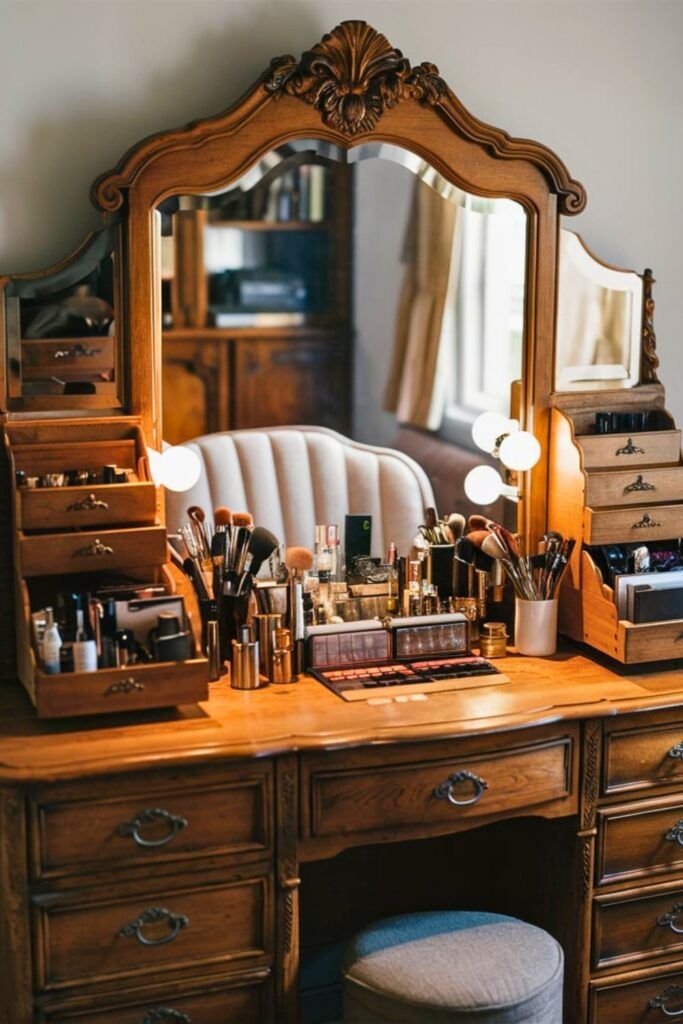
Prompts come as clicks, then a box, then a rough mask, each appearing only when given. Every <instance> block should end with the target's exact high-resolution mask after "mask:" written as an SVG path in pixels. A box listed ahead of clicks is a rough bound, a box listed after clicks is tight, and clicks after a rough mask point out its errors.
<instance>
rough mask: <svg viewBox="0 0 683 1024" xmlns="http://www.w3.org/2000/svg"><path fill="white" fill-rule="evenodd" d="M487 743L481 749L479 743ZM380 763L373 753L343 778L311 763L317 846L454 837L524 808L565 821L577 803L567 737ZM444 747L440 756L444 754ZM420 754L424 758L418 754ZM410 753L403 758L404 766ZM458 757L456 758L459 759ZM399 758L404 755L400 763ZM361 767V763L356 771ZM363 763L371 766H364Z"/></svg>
mask: <svg viewBox="0 0 683 1024" xmlns="http://www.w3.org/2000/svg"><path fill="white" fill-rule="evenodd" d="M480 742H481V741H480ZM457 746H458V745H457V743H453V744H451V747H450V749H451V751H452V756H451V757H450V758H443V757H438V756H434V757H433V759H430V758H429V757H428V752H427V751H425V750H424V748H423V750H422V752H421V757H420V759H419V760H417V758H416V760H414V761H408V760H403V759H401V760H400V761H399V763H395V764H392V763H390V762H388V761H387V758H386V754H385V756H384V758H383V759H379V758H378V760H377V762H376V763H375V762H374V761H373V759H372V758H369V756H368V753H367V752H366V753H365V756H364V757H363V756H362V755H360V756H359V757H358V758H349V760H350V761H351V764H350V766H349V767H348V768H347V769H344V770H338V771H326V770H325V764H324V762H323V761H321V760H320V759H318V758H311V759H308V760H307V761H306V762H305V766H304V767H305V775H306V784H305V788H306V792H307V794H308V798H307V800H306V806H305V807H304V813H303V815H302V818H303V827H304V829H305V831H306V834H307V835H308V836H310V837H311V838H315V839H326V838H329V839H333V838H335V837H337V838H340V839H341V838H343V837H351V838H352V839H353V837H354V836H355V837H357V841H361V840H362V837H364V836H366V837H367V836H369V835H370V834H373V833H377V834H381V833H382V832H383V831H384V830H387V829H394V830H399V831H403V832H409V831H410V829H411V828H412V829H416V828H417V829H421V830H424V829H427V830H428V831H433V832H434V833H435V834H437V833H439V832H441V833H443V832H448V831H450V830H451V828H453V827H455V828H456V829H457V825H458V823H459V822H461V821H464V820H467V819H470V818H485V817H486V816H487V815H496V816H500V815H501V814H502V815H505V814H512V813H519V812H520V811H522V810H523V809H525V808H529V809H530V810H531V809H534V808H536V809H537V813H539V814H543V813H544V810H543V808H544V806H547V807H548V808H549V811H548V813H549V814H550V815H552V814H556V813H562V812H561V811H559V810H558V805H561V804H563V803H564V805H565V810H564V813H567V814H569V813H571V811H570V809H569V808H568V807H567V806H566V805H568V804H569V803H570V801H571V799H572V763H573V749H574V744H573V739H572V737H571V736H569V735H566V734H565V735H563V736H561V737H558V738H557V739H553V740H549V741H547V742H541V743H537V744H534V743H527V744H526V745H524V746H519V747H517V748H512V749H507V750H502V751H493V750H491V751H488V752H487V751H486V749H485V748H484V749H480V750H479V751H476V750H474V751H473V752H472V753H468V754H466V753H465V752H464V751H463V754H462V756H458V755H457V753H456V751H457ZM442 750H443V745H441V747H440V749H439V750H435V751H434V754H435V755H436V754H437V753H441V751H442ZM413 753H417V752H416V751H413ZM406 754H408V751H406V752H405V753H404V758H405V756H406ZM453 755H455V756H453ZM399 757H400V755H399ZM355 761H359V762H360V763H358V765H357V766H356V765H355V763H354V762H355ZM363 761H364V762H365V763H363Z"/></svg>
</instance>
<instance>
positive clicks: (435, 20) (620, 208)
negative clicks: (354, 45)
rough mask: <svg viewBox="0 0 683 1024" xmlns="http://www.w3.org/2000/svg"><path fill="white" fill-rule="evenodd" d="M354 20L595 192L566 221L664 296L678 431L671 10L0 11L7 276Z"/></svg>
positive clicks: (578, 5) (261, 4)
mask: <svg viewBox="0 0 683 1024" xmlns="http://www.w3.org/2000/svg"><path fill="white" fill-rule="evenodd" d="M351 17H356V18H357V17H363V18H365V19H366V20H368V21H370V22H371V23H373V24H374V25H375V27H376V28H378V29H380V30H381V31H383V32H384V33H385V34H386V35H387V36H388V38H389V40H390V41H391V42H392V43H393V44H394V45H396V46H399V47H400V48H401V49H403V51H404V52H405V53H406V54H407V55H408V56H409V57H410V59H411V60H412V61H413V62H418V61H421V60H425V59H428V60H431V61H434V62H435V63H437V64H438V65H439V67H440V69H441V72H442V74H443V75H444V77H445V78H446V79H447V81H448V82H449V84H450V85H451V86H452V87H453V89H454V90H455V91H456V93H457V94H458V95H459V96H460V98H461V99H462V100H463V102H464V103H465V104H466V105H467V106H468V107H469V108H470V109H471V110H472V111H473V112H474V113H475V114H476V115H477V116H478V117H480V118H482V119H483V120H485V121H489V122H491V123H493V124H496V125H500V126H501V127H504V128H505V129H506V130H508V131H509V132H510V133H512V134H516V135H523V136H527V137H530V138H534V139H539V140H541V141H543V142H545V143H547V144H548V145H549V146H550V147H551V148H553V149H555V150H556V152H557V153H558V154H559V155H560V156H561V157H562V158H563V159H564V160H565V162H566V164H567V165H568V167H569V169H570V171H571V173H572V174H573V175H574V176H575V177H577V178H578V179H579V180H580V181H582V182H583V184H584V185H585V186H586V188H587V190H588V196H589V203H588V208H587V210H586V212H585V213H584V214H582V215H581V216H580V217H578V218H575V219H574V220H573V226H574V227H575V228H576V229H577V230H579V231H580V232H581V233H582V234H583V236H584V238H585V240H586V242H587V243H588V244H589V245H590V246H591V247H592V248H593V249H594V250H595V251H597V252H598V253H599V254H600V255H601V256H602V257H603V258H604V259H606V260H608V261H610V262H613V263H616V264H620V265H623V266H627V267H629V266H632V267H636V268H639V269H642V267H644V266H646V265H649V266H652V267H653V268H654V271H655V275H656V277H657V279H658V283H657V288H656V293H655V294H656V298H657V314H656V328H657V335H658V341H659V348H660V352H661V356H662V371H663V377H664V379H665V381H666V382H667V383H668V387H669V395H670V398H669V404H670V406H671V408H672V409H673V411H674V413H675V414H676V415H677V416H678V418H679V419H680V420H683V388H681V383H683V371H682V370H681V365H682V364H681V360H680V358H679V359H677V352H678V349H679V330H680V325H681V324H682V323H683V288H681V283H680V282H681V278H682V277H683V245H682V244H681V235H682V228H683V203H682V200H681V192H680V188H681V186H680V183H681V182H682V181H683V131H682V130H681V128H682V126H681V120H682V113H681V112H682V111H683V60H682V59H681V55H682V53H683V3H681V2H678V0H410V2H406V0H354V2H347V0H299V2H291V0H239V2H236V0H182V2H178V0H43V2H37V0H0V96H1V97H2V102H1V103H0V273H1V272H20V271H26V270H30V269H35V268H37V267H39V266H41V265H42V266H44V265H46V264H48V263H50V262H53V261H55V260H57V259H58V258H60V257H61V256H63V255H64V254H65V252H66V251H68V250H69V249H70V248H72V247H74V246H75V245H76V244H77V243H78V241H79V240H80V238H81V237H82V235H83V234H84V233H85V232H86V231H87V230H88V229H90V228H92V227H94V226H96V225H97V224H98V215H97V213H96V212H95V211H94V210H93V209H92V207H90V205H89V202H88V198H87V196H88V188H89V185H90V182H91V181H92V179H93V178H94V177H95V176H96V175H97V174H99V173H100V172H101V171H103V170H106V169H108V168H109V167H111V166H112V165H113V164H114V163H115V162H116V160H117V159H118V158H119V157H120V156H121V154H122V153H123V152H124V150H125V149H126V148H127V147H128V146H130V145H132V144H133V143H135V142H136V141H137V140H138V139H139V138H140V137H142V136H144V135H146V134H149V133H151V132H155V131H158V130H160V129H163V128H168V127H173V126H177V125H179V124H182V123H183V122H185V121H187V120H190V119H192V118H196V117H198V116H202V115H208V114H212V113H215V112H216V111H218V110H220V109H222V108H223V107H225V106H227V105H228V104H230V103H231V102H232V101H233V100H234V99H235V98H236V97H237V96H238V95H239V94H240V92H241V91H242V90H243V89H245V88H246V87H247V86H248V85H249V84H250V82H251V81H252V79H253V78H254V76H255V74H256V73H257V72H258V71H260V70H261V69H262V68H263V67H265V66H266V65H267V63H268V61H269V60H270V58H271V57H272V56H273V55H275V54H280V53H289V52H291V53H296V54H298V53H299V52H300V51H301V49H302V48H305V47H306V46H308V45H310V44H311V43H313V42H315V41H317V40H318V38H319V37H320V35H321V34H322V32H323V31H325V30H327V29H329V28H331V27H332V26H333V25H334V24H336V23H337V22H338V21H339V20H341V19H343V18H351Z"/></svg>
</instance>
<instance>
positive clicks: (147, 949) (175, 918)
mask: <svg viewBox="0 0 683 1024" xmlns="http://www.w3.org/2000/svg"><path fill="white" fill-rule="evenodd" d="M198 877H200V878H201V880H202V881H201V885H198V886H194V887H189V886H188V880H187V876H186V877H185V878H183V879H175V880H174V879H170V878H163V879H162V878H160V879H158V880H157V882H156V885H148V886H147V887H146V888H144V889H138V890H137V891H136V887H134V886H132V885H131V886H129V887H126V889H125V891H124V893H123V894H122V892H121V889H122V887H121V886H119V885H117V886H116V889H115V890H112V888H111V887H109V888H107V889H101V890H88V891H87V896H86V895H85V894H84V893H83V892H81V893H77V892H73V891H69V892H68V893H66V894H59V895H57V894H55V895H48V896H42V895H39V896H35V897H33V900H32V915H33V924H34V933H35V941H36V949H37V953H38V955H37V958H36V973H37V983H38V985H39V986H40V988H42V989H43V990H46V991H52V990H59V989H65V988H71V987H74V986H81V985H84V984H86V983H87V984H88V985H91V984H92V985H96V984H99V983H105V982H108V981H112V980H114V979H119V978H133V977H136V978H138V977H139V976H140V975H145V976H146V975H149V976H150V979H151V976H152V975H154V974H155V973H162V974H163V976H164V978H166V977H168V972H169V970H173V969H177V968H181V967H182V968H185V969H188V968H192V969H193V970H195V971H198V970H199V969H200V968H201V967H204V966H206V967H208V966H211V967H212V968H216V967H218V966H220V965H224V966H226V967H227V966H229V967H231V968H238V967H247V966H249V965H250V964H254V965H259V964H263V963H265V962H266V960H267V958H268V955H269V953H270V952H271V951H272V945H273V938H272V933H273V920H272V917H273V913H272V893H271V887H272V883H271V880H270V878H269V876H268V875H263V874H257V873H256V871H255V869H254V871H253V874H252V877H241V878H240V879H239V880H236V881H225V880H224V878H223V877H221V876H220V875H219V874H218V873H217V872H215V871H214V872H206V871H204V872H202V873H201V875H200V876H198ZM138 983H139V982H138Z"/></svg>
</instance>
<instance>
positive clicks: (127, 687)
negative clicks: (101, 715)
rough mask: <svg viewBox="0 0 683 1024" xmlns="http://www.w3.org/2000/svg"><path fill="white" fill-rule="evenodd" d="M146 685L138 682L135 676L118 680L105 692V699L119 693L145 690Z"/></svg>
mask: <svg viewBox="0 0 683 1024" xmlns="http://www.w3.org/2000/svg"><path fill="white" fill-rule="evenodd" d="M144 688H145V684H144V683H140V682H138V680H137V679H135V678H133V676H126V678H125V679H117V680H116V682H115V683H112V684H111V686H108V687H107V689H106V690H105V691H104V696H105V697H113V696H114V695H115V694H117V693H133V691H134V690H135V691H140V690H144Z"/></svg>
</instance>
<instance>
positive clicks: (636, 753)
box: [603, 721, 683, 793]
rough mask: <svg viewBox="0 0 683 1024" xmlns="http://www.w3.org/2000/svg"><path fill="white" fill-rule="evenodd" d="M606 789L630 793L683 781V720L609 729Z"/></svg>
mask: <svg viewBox="0 0 683 1024" xmlns="http://www.w3.org/2000/svg"><path fill="white" fill-rule="evenodd" d="M604 773H605V774H604V782H603V790H604V792H606V793H628V792H630V791H633V790H642V789H653V788H658V787H662V786H670V785H672V784H678V785H681V783H683V721H681V722H671V723H668V722H667V723H666V724H662V725H659V726H656V725H650V726H646V727H643V728H642V729H624V730H611V729H610V728H609V725H608V726H607V727H606V730H605V758H604Z"/></svg>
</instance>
